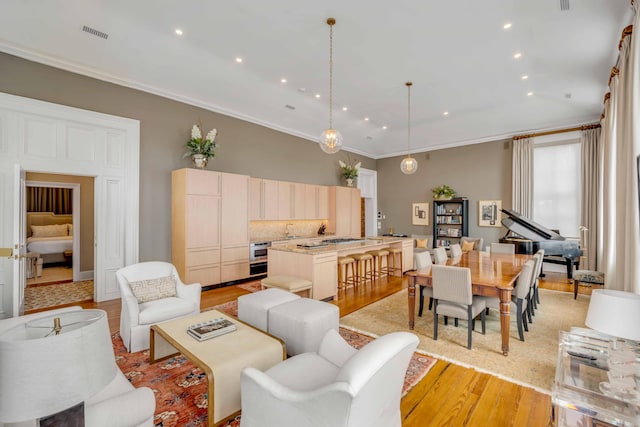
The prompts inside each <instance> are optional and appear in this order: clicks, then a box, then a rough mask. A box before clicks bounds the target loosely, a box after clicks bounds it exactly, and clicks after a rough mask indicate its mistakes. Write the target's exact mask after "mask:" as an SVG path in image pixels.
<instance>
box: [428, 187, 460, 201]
mask: <svg viewBox="0 0 640 427" xmlns="http://www.w3.org/2000/svg"><path fill="white" fill-rule="evenodd" d="M431 191H432V192H433V197H434V198H436V199H438V198H441V197H447V198H448V197H454V196H455V195H456V191H455V190H454V189H453V188H451V187H449V186H448V185H445V184H442V185H441V186H439V187H435V188H432V189H431Z"/></svg>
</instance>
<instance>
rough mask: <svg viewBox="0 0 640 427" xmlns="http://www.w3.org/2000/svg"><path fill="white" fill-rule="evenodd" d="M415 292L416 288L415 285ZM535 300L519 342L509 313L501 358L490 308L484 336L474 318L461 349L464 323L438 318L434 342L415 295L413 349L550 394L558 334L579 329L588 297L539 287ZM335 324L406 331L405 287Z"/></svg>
mask: <svg viewBox="0 0 640 427" xmlns="http://www.w3.org/2000/svg"><path fill="white" fill-rule="evenodd" d="M416 293H417V289H416ZM540 299H541V304H539V305H538V310H537V311H536V315H535V316H534V318H533V324H530V325H529V332H525V337H524V338H525V341H524V342H522V341H520V340H519V339H518V330H517V326H516V320H515V317H514V316H511V328H510V339H509V355H508V356H503V355H502V351H501V338H500V315H499V313H498V312H497V311H496V310H491V312H490V314H489V315H488V316H487V331H486V335H482V333H481V324H480V322H479V321H476V331H475V332H474V333H473V343H472V348H471V350H468V349H467V322H466V321H464V320H461V321H460V322H459V326H458V327H457V328H456V327H454V326H453V319H449V320H450V321H449V325H448V326H444V324H443V318H442V316H439V317H440V319H439V326H438V340H437V341H434V340H433V312H432V311H430V310H428V304H429V299H428V298H426V299H425V309H424V312H423V314H422V317H418V297H417V295H416V321H415V327H414V330H413V331H412V332H414V333H415V334H416V335H417V336H418V337H419V338H420V344H419V345H418V348H419V349H420V350H423V351H424V352H426V353H427V354H429V355H432V356H434V357H436V358H439V359H443V360H447V361H450V362H453V363H457V364H459V365H463V366H468V367H473V368H475V369H477V370H479V371H483V372H487V373H490V374H493V375H496V376H498V377H500V378H503V379H506V380H509V381H512V382H515V383H518V384H522V385H526V386H530V387H533V388H535V389H536V390H538V391H540V392H543V393H550V390H551V385H552V383H553V378H554V376H555V370H556V363H557V358H558V332H559V331H568V330H569V329H571V327H572V326H577V327H585V325H584V320H585V317H586V315H587V309H588V307H589V300H590V297H589V296H587V295H578V299H577V300H574V299H573V294H571V293H567V292H557V291H551V290H545V289H540ZM340 324H341V325H343V326H346V327H350V328H353V329H355V330H357V331H361V332H364V333H368V334H370V335H371V334H373V335H377V336H380V335H384V334H387V333H389V332H393V331H409V317H408V310H407V289H404V290H402V291H400V292H397V293H396V294H394V295H391V296H389V297H387V298H385V299H383V300H381V301H378V302H375V303H373V304H370V305H368V306H366V307H364V308H362V309H360V310H358V311H355V312H353V313H351V314H348V315H347V316H345V317H343V318H341V319H340Z"/></svg>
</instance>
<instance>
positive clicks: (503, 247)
mask: <svg viewBox="0 0 640 427" xmlns="http://www.w3.org/2000/svg"><path fill="white" fill-rule="evenodd" d="M491 253H492V254H515V253H516V245H514V244H513V243H492V244H491Z"/></svg>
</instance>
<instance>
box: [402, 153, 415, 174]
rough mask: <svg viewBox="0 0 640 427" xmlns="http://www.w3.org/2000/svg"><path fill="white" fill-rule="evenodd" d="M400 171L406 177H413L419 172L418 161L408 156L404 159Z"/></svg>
mask: <svg viewBox="0 0 640 427" xmlns="http://www.w3.org/2000/svg"><path fill="white" fill-rule="evenodd" d="M400 170H401V171H402V173H403V174H405V175H411V174H412V173H414V172H415V171H417V170H418V161H417V160H416V159H414V158H413V157H411V156H407V157H405V158H404V159H402V163H400Z"/></svg>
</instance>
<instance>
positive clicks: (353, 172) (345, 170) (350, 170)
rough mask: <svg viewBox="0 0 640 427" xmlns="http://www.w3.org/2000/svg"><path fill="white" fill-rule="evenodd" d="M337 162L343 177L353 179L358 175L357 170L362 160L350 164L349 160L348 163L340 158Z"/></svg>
mask: <svg viewBox="0 0 640 427" xmlns="http://www.w3.org/2000/svg"><path fill="white" fill-rule="evenodd" d="M338 164H339V165H340V167H341V168H342V172H341V174H342V176H343V177H344V178H345V179H354V178H357V177H358V170H360V165H361V164H362V162H358V163H356V164H355V165H352V164H351V161H349V163H345V162H343V161H342V160H338Z"/></svg>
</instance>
